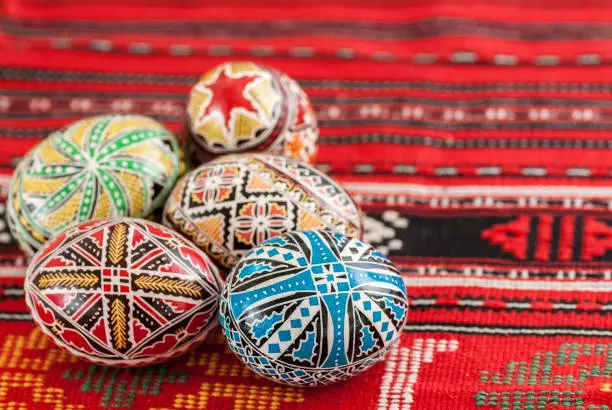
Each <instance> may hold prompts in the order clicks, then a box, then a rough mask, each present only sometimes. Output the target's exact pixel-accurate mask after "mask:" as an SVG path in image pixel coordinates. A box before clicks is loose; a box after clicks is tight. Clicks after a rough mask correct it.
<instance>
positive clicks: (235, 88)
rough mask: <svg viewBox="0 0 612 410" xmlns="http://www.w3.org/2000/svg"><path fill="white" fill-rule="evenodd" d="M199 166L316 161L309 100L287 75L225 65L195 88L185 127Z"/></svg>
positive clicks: (244, 65) (316, 133) (241, 64)
mask: <svg viewBox="0 0 612 410" xmlns="http://www.w3.org/2000/svg"><path fill="white" fill-rule="evenodd" d="M185 133H186V135H187V138H186V139H187V141H188V145H187V146H188V150H189V152H190V153H191V154H192V157H194V158H195V161H199V162H204V161H207V160H210V159H211V158H213V157H215V156H218V155H223V154H228V153H237V152H244V151H266V152H269V153H272V154H278V155H285V156H288V157H291V158H295V159H299V160H301V161H304V162H312V161H314V157H315V154H316V150H317V139H318V136H319V130H318V128H317V121H316V118H315V114H314V110H313V109H312V106H311V104H310V101H309V99H308V96H307V95H306V93H305V92H304V91H303V90H302V89H301V88H300V86H299V85H298V84H297V83H296V82H295V81H294V80H292V79H291V78H289V77H287V76H286V75H284V74H282V73H280V72H278V71H275V70H272V69H269V68H267V67H264V66H262V65H259V64H255V63H251V62H233V63H226V64H222V65H220V66H218V67H215V68H214V69H212V70H211V71H209V72H208V73H206V74H204V75H203V76H202V78H201V79H200V81H199V82H198V83H197V84H196V85H195V86H194V87H193V88H192V90H191V94H190V97H189V102H188V105H187V115H186V124H185Z"/></svg>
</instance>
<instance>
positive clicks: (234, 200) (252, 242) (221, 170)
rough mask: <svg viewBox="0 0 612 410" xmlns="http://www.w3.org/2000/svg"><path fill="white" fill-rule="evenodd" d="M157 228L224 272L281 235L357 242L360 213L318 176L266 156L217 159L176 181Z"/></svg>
mask: <svg viewBox="0 0 612 410" xmlns="http://www.w3.org/2000/svg"><path fill="white" fill-rule="evenodd" d="M163 217H164V223H165V224H166V225H167V226H169V227H171V228H173V229H175V230H177V231H178V232H180V233H182V234H183V235H185V236H186V237H187V238H189V239H190V240H191V241H193V242H194V243H195V244H196V245H197V246H199V247H200V248H202V249H203V250H204V251H205V252H206V253H207V254H208V255H209V256H210V257H212V258H213V260H215V261H216V262H217V264H218V266H219V267H220V268H221V269H222V270H225V271H227V270H229V269H230V268H231V267H232V266H233V265H234V264H236V262H238V259H240V257H242V256H243V255H244V254H245V253H246V252H248V251H249V250H250V249H251V248H253V247H254V246H257V245H258V244H260V243H262V242H263V241H265V240H266V239H268V238H272V237H274V236H279V235H281V234H283V233H285V232H289V231H294V230H308V229H330V230H332V231H334V232H339V233H342V234H346V235H349V236H354V237H360V236H361V231H362V218H361V213H360V211H359V209H358V207H357V205H356V204H355V202H354V201H353V200H352V198H351V197H350V195H349V194H348V193H347V192H346V191H345V190H344V189H343V188H342V187H341V186H340V185H338V184H337V183H336V182H335V181H334V180H332V179H331V178H329V177H328V176H326V175H325V174H323V173H322V172H321V171H319V170H317V169H315V168H313V167H311V166H309V165H306V164H304V163H301V162H299V161H296V160H293V159H290V158H286V157H281V156H274V155H266V154H241V155H227V156H223V157H219V158H217V159H216V160H214V161H212V162H209V163H207V164H204V165H201V166H200V167H198V168H196V169H195V170H193V171H191V172H190V173H188V174H187V175H185V177H184V178H183V179H181V180H180V181H179V183H178V184H177V186H176V187H175V189H174V191H173V192H172V194H171V195H170V197H169V198H168V201H167V203H166V207H165V209H164V212H163Z"/></svg>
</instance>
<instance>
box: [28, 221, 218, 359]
mask: <svg viewBox="0 0 612 410" xmlns="http://www.w3.org/2000/svg"><path fill="white" fill-rule="evenodd" d="M221 286H222V280H221V278H220V276H219V272H218V271H217V268H216V267H215V266H214V264H213V263H212V262H211V261H210V260H209V259H208V257H207V256H206V255H205V254H204V253H203V252H202V251H200V250H199V249H197V248H196V247H195V246H193V245H192V244H190V243H187V242H186V241H185V240H184V239H182V237H181V236H179V235H178V234H176V233H175V232H173V231H171V230H169V229H168V228H166V227H165V226H162V225H159V224H156V223H152V222H148V221H145V220H143V219H131V218H111V219H99V220H95V221H92V222H87V223H85V224H81V225H77V226H74V227H72V228H69V229H68V230H66V231H65V232H63V233H61V234H60V235H58V236H57V237H55V238H54V239H52V240H51V241H49V242H48V243H47V244H46V245H45V246H43V247H42V248H41V249H40V250H39V251H38V253H37V254H36V255H35V256H34V259H33V261H32V263H31V264H30V266H29V268H28V272H27V276H26V282H25V294H26V302H27V304H28V307H29V309H30V311H31V313H32V317H33V319H34V321H35V322H36V324H38V326H40V328H41V329H42V330H43V331H44V332H45V333H46V334H47V335H49V336H50V337H51V338H52V339H53V340H54V341H55V343H57V344H58V345H59V346H61V347H64V348H66V349H67V350H69V351H70V352H71V353H73V354H75V355H77V356H80V357H82V358H85V359H87V360H89V361H92V362H94V363H99V364H102V365H109V366H119V367H132V366H141V365H147V364H151V363H157V362H160V361H163V360H166V359H169V358H171V357H174V356H177V355H179V354H181V353H183V352H185V351H187V350H188V349H190V348H191V347H194V346H196V345H197V344H198V343H199V342H201V341H202V340H203V339H204V338H205V337H206V335H207V334H208V332H209V331H210V330H211V329H212V328H214V327H215V325H216V324H217V320H216V313H217V307H218V298H219V292H220V290H221Z"/></svg>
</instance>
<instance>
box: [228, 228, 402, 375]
mask: <svg viewBox="0 0 612 410" xmlns="http://www.w3.org/2000/svg"><path fill="white" fill-rule="evenodd" d="M407 312H408V300H407V297H406V288H405V286H404V282H403V280H402V278H401V276H400V275H399V273H398V271H397V269H396V268H395V267H394V266H393V264H392V263H391V262H390V261H389V260H388V259H387V258H385V257H384V256H383V255H382V254H381V253H379V252H378V251H376V250H375V249H374V248H372V246H370V245H367V244H365V243H363V242H361V241H359V240H356V239H352V238H349V237H346V236H343V235H340V234H333V233H331V232H328V231H318V232H317V231H305V232H292V233H288V234H286V235H283V236H280V237H276V238H273V239H270V240H268V241H266V242H265V243H263V244H262V245H260V246H259V247H257V248H255V249H253V250H252V251H251V252H249V253H248V254H247V255H246V256H245V257H244V258H243V259H242V260H241V261H240V262H239V263H238V264H237V265H236V266H235V267H234V269H233V270H232V272H231V274H230V275H229V277H228V279H227V284H226V286H225V288H224V290H223V293H222V295H221V302H220V304H219V313H220V315H219V317H220V320H221V326H222V327H223V331H224V334H225V337H226V339H227V342H228V343H229V346H230V348H231V349H232V351H233V352H234V353H235V354H236V355H237V356H238V357H239V358H240V359H241V360H242V361H243V362H244V363H245V364H246V365H247V366H249V367H250V368H251V369H252V370H254V371H255V372H257V373H258V374H260V375H262V376H264V377H267V378H270V379H272V380H275V381H278V382H283V383H287V384H291V385H308V386H315V385H320V384H329V383H333V382H336V381H340V380H343V379H346V378H348V377H350V376H353V375H355V374H357V373H359V372H361V371H363V370H365V369H367V368H368V367H370V366H372V365H373V364H375V363H376V362H377V361H378V360H380V359H381V358H382V357H383V356H384V355H385V353H386V352H387V351H388V350H389V349H390V348H391V347H392V346H393V345H394V344H395V343H396V342H397V341H398V340H399V337H400V335H401V332H402V329H403V326H404V323H405V321H406V317H407Z"/></svg>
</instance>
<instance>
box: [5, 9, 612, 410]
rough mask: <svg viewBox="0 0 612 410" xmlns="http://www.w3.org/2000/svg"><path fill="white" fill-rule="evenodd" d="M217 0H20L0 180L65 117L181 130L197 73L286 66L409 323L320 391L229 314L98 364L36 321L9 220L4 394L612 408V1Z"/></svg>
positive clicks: (72, 401) (295, 404) (209, 403)
mask: <svg viewBox="0 0 612 410" xmlns="http://www.w3.org/2000/svg"><path fill="white" fill-rule="evenodd" d="M197 3H198V2H196V1H192V0H189V1H183V2H181V3H180V4H178V3H177V4H174V5H173V2H171V1H163V0H157V1H132V2H124V1H119V0H106V1H105V2H104V4H100V3H98V2H97V1H95V0H81V1H76V0H74V1H73V0H61V1H50V0H48V1H47V0H3V1H0V10H1V13H0V31H1V32H0V138H1V139H0V171H1V175H2V176H1V177H0V195H1V196H2V198H5V197H6V189H7V185H8V180H9V176H10V174H11V172H12V168H13V166H14V165H15V163H16V162H17V161H18V160H19V158H20V157H21V156H22V155H23V154H24V153H25V152H26V151H27V150H28V149H29V148H30V147H32V146H33V145H34V144H35V143H37V142H38V141H40V139H41V138H43V137H44V136H45V135H47V134H48V133H49V132H51V131H52V130H54V129H56V128H58V127H60V126H62V125H64V124H66V123H68V122H71V121H73V120H75V119H78V118H80V117H82V116H86V115H92V114H97V113H106V112H126V113H142V114H146V115H151V116H153V117H156V118H157V119H159V120H161V121H163V122H164V123H166V124H167V125H168V126H170V127H171V128H172V129H174V130H178V129H179V127H180V122H181V116H182V110H183V104H184V102H185V98H186V93H187V91H188V89H189V88H190V85H191V84H192V83H193V82H194V81H195V80H196V79H197V78H198V75H199V74H200V73H202V72H204V71H206V70H208V69H209V68H210V67H212V66H213V65H216V64H218V63H220V62H223V61H226V60H227V59H252V60H256V61H259V62H262V63H264V64H268V65H271V66H273V67H275V68H278V69H280V70H282V71H285V72H286V73H288V74H289V75H291V76H293V77H294V78H296V79H297V80H299V82H300V83H301V84H302V85H303V87H304V88H305V89H306V91H307V92H308V93H309V94H310V96H311V97H312V100H313V103H314V105H315V108H316V111H317V115H318V118H319V120H320V125H321V140H320V143H321V149H320V156H319V166H320V167H321V168H322V169H325V170H328V171H330V172H331V173H332V174H333V175H334V176H336V177H337V178H338V179H339V180H340V181H342V182H343V183H345V184H346V187H347V188H348V189H349V190H350V191H351V192H352V193H353V194H354V195H355V197H356V199H357V200H358V202H359V203H360V204H361V206H362V207H363V209H364V210H365V211H366V212H367V214H368V218H367V220H366V223H367V234H366V240H367V241H369V242H371V243H372V244H374V245H376V246H378V247H379V248H380V249H381V250H382V251H384V252H386V253H388V254H389V255H390V256H391V258H392V259H393V260H394V261H395V262H396V263H397V265H398V266H399V267H400V268H401V270H402V273H403V275H404V277H405V281H406V284H407V286H408V289H409V295H410V298H411V312H410V315H409V323H408V325H407V327H406V331H405V333H404V335H403V336H402V340H401V344H400V346H398V347H397V348H396V349H395V350H393V351H392V352H391V353H390V355H389V356H388V358H387V360H386V361H385V362H384V363H381V364H379V365H377V366H376V367H374V368H373V369H371V370H369V371H367V372H366V373H364V374H362V375H360V376H358V377H355V378H354V379H352V380H350V381H348V382H346V383H342V384H338V385H336V386H332V387H328V388H321V389H316V390H310V389H294V388H287V387H283V386H280V385H275V384H272V383H269V382H267V381H264V380H262V379H260V378H258V377H255V376H254V375H253V374H252V373H250V372H249V371H248V370H247V369H246V368H245V367H244V366H243V365H241V364H240V363H239V362H238V360H236V359H235V358H233V356H232V354H231V353H230V352H229V350H228V349H227V348H226V347H225V345H224V344H223V341H222V339H221V336H220V335H217V337H212V338H211V339H210V340H209V341H208V343H207V344H206V345H204V346H202V347H201V348H199V349H198V350H196V351H194V352H191V353H189V354H187V355H186V356H184V357H182V358H179V359H176V360H174V361H172V362H169V363H167V364H164V365H160V366H155V367H150V368H143V369H137V370H116V369H110V368H102V367H98V366H95V365H90V364H87V363H85V362H82V361H79V360H76V359H75V358H73V357H71V356H69V355H68V354H67V353H65V352H63V351H61V350H59V349H58V348H56V347H54V346H53V345H52V344H51V343H50V341H49V340H48V339H47V338H46V337H44V336H43V335H42V334H41V332H40V331H38V330H37V329H36V328H35V327H34V325H33V323H32V322H31V319H30V316H29V315H28V313H27V312H26V308H25V305H24V303H23V291H22V288H21V285H22V275H23V271H24V267H25V265H26V264H27V260H25V259H24V257H23V256H22V255H21V253H20V252H19V251H18V250H17V249H16V248H15V246H14V244H13V242H12V241H11V239H10V236H9V234H8V231H7V229H6V225H5V223H4V222H0V228H1V230H0V264H1V268H0V321H1V322H2V323H0V409H7V410H8V409H11V410H23V409H33V408H36V409H38V408H40V409H52V410H69V409H70V410H72V409H81V408H83V409H85V408H87V409H93V408H104V407H113V408H115V407H121V408H139V409H140V408H143V409H228V410H229V409H234V410H251V409H253V410H255V409H264V410H302V409H308V410H319V409H330V410H331V409H334V410H349V409H378V410H409V409H419V410H438V409H482V410H490V409H499V410H504V409H505V410H515V409H524V410H528V409H538V410H540V409H544V410H551V409H569V408H571V409H583V410H586V409H590V410H594V409H610V408H612V251H611V250H612V213H611V211H610V210H611V209H612V136H611V133H610V131H611V130H612V99H611V96H612V68H611V64H612V11H611V9H610V8H609V6H610V5H609V4H607V3H606V2H605V1H590V2H578V1H566V2H564V3H563V4H561V2H560V1H557V2H553V1H545V2H543V1H540V2H522V1H518V0H515V1H507V2H504V3H502V2H500V1H492V2H488V3H487V4H486V5H485V4H481V3H479V2H476V1H468V0H463V1H462V2H457V1H450V0H449V1H448V2H444V1H438V2H432V1H416V2H413V3H412V5H410V6H405V5H402V2H400V1H393V0H387V1H384V2H382V4H381V3H378V4H377V3H376V2H365V1H361V2H358V3H357V5H355V4H353V5H350V4H349V3H350V2H348V1H345V0H342V1H336V2H333V1H332V2H330V1H323V0H316V1H306V0H293V1H292V2H291V4H290V5H283V4H281V3H282V2H280V1H276V2H273V1H269V2H267V5H262V4H259V3H258V4H251V3H249V2H247V1H242V2H241V1H230V2H217V3H222V5H218V6H214V7H203V6H198V5H197ZM0 210H2V211H3V210H4V207H3V206H1V207H0Z"/></svg>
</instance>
